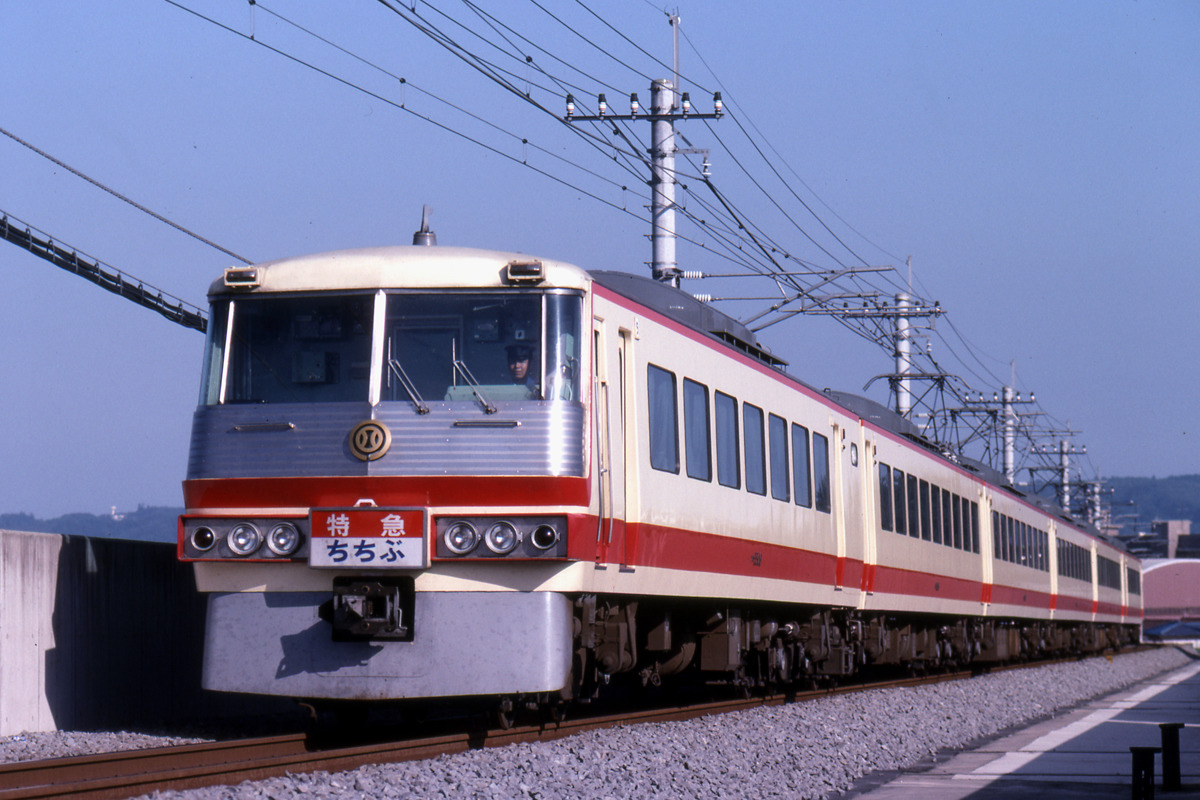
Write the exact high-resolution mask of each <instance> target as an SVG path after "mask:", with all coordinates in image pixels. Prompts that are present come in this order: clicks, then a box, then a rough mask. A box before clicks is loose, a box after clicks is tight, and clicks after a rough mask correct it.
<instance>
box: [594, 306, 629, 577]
mask: <svg viewBox="0 0 1200 800" xmlns="http://www.w3.org/2000/svg"><path fill="white" fill-rule="evenodd" d="M606 332H607V329H606V326H605V323H604V321H603V320H601V319H599V318H597V319H596V320H595V322H594V327H593V333H592V343H593V353H592V363H593V365H594V375H593V383H594V385H595V391H594V392H593V396H594V397H595V427H596V465H597V469H596V474H597V490H598V493H599V502H598V525H597V531H596V563H597V564H606V563H611V562H612V561H613V560H614V559H619V560H620V562H621V563H622V564H625V563H627V558H626V553H625V515H626V491H625V485H626V481H627V479H628V478H627V473H628V471H627V470H626V463H625V462H626V459H625V453H626V435H625V434H626V430H627V422H626V416H627V405H628V404H627V402H626V395H627V392H628V389H627V380H626V369H627V367H626V363H625V362H626V355H627V352H626V351H627V348H626V346H625V344H626V340H627V334H626V332H625V331H620V332H619V335H618V336H617V337H614V339H612V340H610V339H609V337H608V336H607V335H606Z"/></svg>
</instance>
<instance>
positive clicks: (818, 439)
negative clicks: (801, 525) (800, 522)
mask: <svg viewBox="0 0 1200 800" xmlns="http://www.w3.org/2000/svg"><path fill="white" fill-rule="evenodd" d="M813 477H814V478H816V490H817V497H816V506H817V511H824V512H825V513H826V514H828V513H829V509H830V507H831V501H830V492H829V439H827V438H825V437H824V436H822V435H821V434H819V433H814V434H813Z"/></svg>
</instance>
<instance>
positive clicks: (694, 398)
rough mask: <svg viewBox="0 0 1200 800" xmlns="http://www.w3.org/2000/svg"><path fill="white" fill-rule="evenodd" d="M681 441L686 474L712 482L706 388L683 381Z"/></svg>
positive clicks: (691, 381) (686, 380) (687, 380)
mask: <svg viewBox="0 0 1200 800" xmlns="http://www.w3.org/2000/svg"><path fill="white" fill-rule="evenodd" d="M683 440H684V446H685V447H686V448H687V451H686V457H687V474H688V477H689V478H696V479H697V480H701V481H711V480H712V439H711V436H710V435H709V424H708V387H707V386H705V385H704V384H702V383H696V382H695V381H693V380H690V379H689V378H684V379H683Z"/></svg>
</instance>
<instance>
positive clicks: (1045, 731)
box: [848, 661, 1200, 800]
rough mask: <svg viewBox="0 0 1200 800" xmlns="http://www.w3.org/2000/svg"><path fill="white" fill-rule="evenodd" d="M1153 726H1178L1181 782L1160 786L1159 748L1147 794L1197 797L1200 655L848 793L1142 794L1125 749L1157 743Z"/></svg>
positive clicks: (904, 798)
mask: <svg viewBox="0 0 1200 800" xmlns="http://www.w3.org/2000/svg"><path fill="white" fill-rule="evenodd" d="M1160 723H1177V724H1178V723H1183V726H1184V727H1182V728H1180V729H1178V730H1177V735H1178V741H1179V763H1180V784H1181V788H1180V789H1177V790H1172V791H1167V790H1166V789H1164V787H1163V757H1162V754H1161V753H1156V754H1154V755H1153V764H1154V786H1153V796H1154V797H1157V798H1168V800H1175V798H1188V799H1189V800H1193V799H1194V800H1200V661H1198V662H1195V663H1192V664H1189V665H1187V666H1185V667H1182V668H1180V669H1178V670H1175V671H1174V672H1168V673H1165V674H1163V675H1160V676H1158V677H1157V678H1152V679H1151V680H1149V681H1146V682H1144V683H1141V684H1138V685H1137V686H1135V687H1132V688H1131V689H1128V690H1126V691H1123V692H1118V693H1116V694H1112V695H1109V696H1107V697H1104V698H1101V699H1098V700H1094V701H1091V702H1089V703H1086V704H1085V705H1083V706H1080V707H1079V708H1077V709H1074V710H1073V711H1070V712H1068V713H1066V714H1063V715H1061V716H1057V717H1055V718H1053V719H1050V720H1046V721H1044V722H1040V723H1036V724H1034V725H1031V726H1030V727H1028V728H1023V729H1021V730H1019V731H1016V732H1013V733H1009V734H1005V735H1001V736H1000V737H998V738H996V739H994V740H992V741H989V742H988V743H986V744H984V745H982V746H980V747H978V748H975V749H973V750H966V751H963V752H961V753H958V754H956V755H954V756H952V757H950V758H949V759H947V760H945V761H941V760H939V761H938V762H937V763H934V764H926V765H924V766H922V767H920V768H918V769H914V770H912V771H907V772H904V773H901V774H899V775H894V776H893V777H891V779H890V780H889V779H888V778H887V776H876V780H878V781H879V782H878V783H875V782H874V781H872V780H871V779H866V781H864V782H862V783H860V784H859V785H857V786H855V788H854V789H853V790H852V791H851V792H850V793H848V796H849V797H867V798H869V800H935V799H936V800H959V799H960V798H962V799H963V800H965V799H966V798H970V800H995V799H997V798H1005V799H1006V800H1007V799H1008V798H1046V797H1053V798H1056V800H1058V799H1060V798H1088V800H1101V799H1102V798H1116V797H1119V798H1123V800H1128V798H1130V797H1145V796H1147V795H1146V794H1145V792H1144V789H1145V784H1144V782H1143V783H1142V784H1141V789H1142V793H1140V794H1134V793H1133V780H1134V778H1133V769H1134V768H1133V755H1132V753H1131V752H1130V747H1134V746H1136V747H1161V746H1162V729H1161V728H1160V727H1159V725H1160ZM1143 757H1144V758H1145V757H1149V754H1145V755H1144V756H1143ZM1143 781H1144V775H1143ZM872 783H874V785H871V784H872Z"/></svg>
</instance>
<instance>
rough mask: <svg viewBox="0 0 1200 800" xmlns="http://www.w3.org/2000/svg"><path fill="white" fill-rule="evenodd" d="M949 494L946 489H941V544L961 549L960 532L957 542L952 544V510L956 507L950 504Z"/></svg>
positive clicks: (950, 495)
mask: <svg viewBox="0 0 1200 800" xmlns="http://www.w3.org/2000/svg"><path fill="white" fill-rule="evenodd" d="M952 497H953V495H952V494H950V492H949V491H948V489H942V543H943V545H946V546H947V547H958V548H961V547H962V535H961V534H962V531H961V530H960V531H959V541H958V543H955V542H954V513H953V509H956V507H958V506H953V505H952V504H950V498H952Z"/></svg>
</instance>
